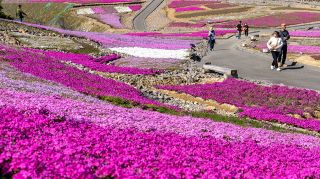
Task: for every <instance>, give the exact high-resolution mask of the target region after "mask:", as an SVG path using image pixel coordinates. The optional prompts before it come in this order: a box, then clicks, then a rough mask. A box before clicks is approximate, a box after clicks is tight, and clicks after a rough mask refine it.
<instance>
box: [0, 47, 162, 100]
mask: <svg viewBox="0 0 320 179" xmlns="http://www.w3.org/2000/svg"><path fill="white" fill-rule="evenodd" d="M1 48H2V50H3V51H5V53H3V54H1V57H2V58H4V59H5V60H8V61H9V63H10V64H11V65H12V66H14V67H15V68H16V69H18V70H20V71H22V72H25V73H30V74H32V75H34V76H37V77H39V78H42V79H45V80H49V81H53V82H57V83H60V84H62V85H64V86H67V87H70V88H72V89H73V90H76V91H79V92H81V93H85V94H90V95H93V96H113V97H120V98H124V99H127V100H131V101H135V102H137V103H140V104H155V105H158V104H159V103H157V102H155V101H152V100H149V99H147V98H145V97H142V96H141V94H140V92H139V91H138V90H136V89H135V88H133V87H131V86H129V85H127V84H125V83H121V82H118V81H115V80H112V79H106V78H102V77H100V76H97V75H94V74H90V73H87V72H84V71H82V70H78V69H76V68H73V67H71V66H66V65H64V64H63V63H62V62H60V61H59V60H58V59H56V58H52V57H50V56H46V55H41V54H38V53H32V52H29V51H28V50H23V49H20V50H16V49H13V48H6V47H4V46H2V47H1ZM92 63H95V64H99V65H102V64H100V63H96V62H93V61H91V63H90V61H89V62H88V63H86V64H92ZM119 68H123V67H119ZM124 69H125V68H124ZM128 69H129V68H128Z"/></svg>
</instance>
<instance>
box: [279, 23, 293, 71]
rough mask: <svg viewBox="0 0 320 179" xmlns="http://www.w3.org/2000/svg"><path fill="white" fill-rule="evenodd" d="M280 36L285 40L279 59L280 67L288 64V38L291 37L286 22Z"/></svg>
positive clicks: (282, 25) (282, 26)
mask: <svg viewBox="0 0 320 179" xmlns="http://www.w3.org/2000/svg"><path fill="white" fill-rule="evenodd" d="M280 37H281V39H282V41H283V46H282V49H281V53H280V56H279V59H278V62H279V65H280V67H285V66H286V64H285V63H286V59H287V52H288V40H289V39H290V34H289V32H288V31H287V27H286V24H281V30H280Z"/></svg>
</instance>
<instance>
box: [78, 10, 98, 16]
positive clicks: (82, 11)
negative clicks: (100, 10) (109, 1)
mask: <svg viewBox="0 0 320 179" xmlns="http://www.w3.org/2000/svg"><path fill="white" fill-rule="evenodd" d="M77 14H78V15H87V14H94V11H93V10H92V9H91V8H82V9H78V10H77Z"/></svg>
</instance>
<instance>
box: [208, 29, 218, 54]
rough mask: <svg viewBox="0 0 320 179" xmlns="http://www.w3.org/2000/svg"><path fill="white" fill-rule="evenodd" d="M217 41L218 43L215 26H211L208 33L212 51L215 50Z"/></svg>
mask: <svg viewBox="0 0 320 179" xmlns="http://www.w3.org/2000/svg"><path fill="white" fill-rule="evenodd" d="M215 43H216V32H215V31H214V29H213V27H211V28H210V30H209V33H208V44H209V47H210V51H213V49H214V45H215Z"/></svg>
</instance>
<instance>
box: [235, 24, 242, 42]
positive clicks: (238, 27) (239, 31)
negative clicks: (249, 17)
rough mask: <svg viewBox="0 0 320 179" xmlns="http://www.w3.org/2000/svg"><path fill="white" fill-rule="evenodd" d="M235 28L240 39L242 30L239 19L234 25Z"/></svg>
mask: <svg viewBox="0 0 320 179" xmlns="http://www.w3.org/2000/svg"><path fill="white" fill-rule="evenodd" d="M236 28H237V31H238V34H237V37H238V39H240V38H241V32H242V22H241V21H239V24H238V25H237V26H236Z"/></svg>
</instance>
